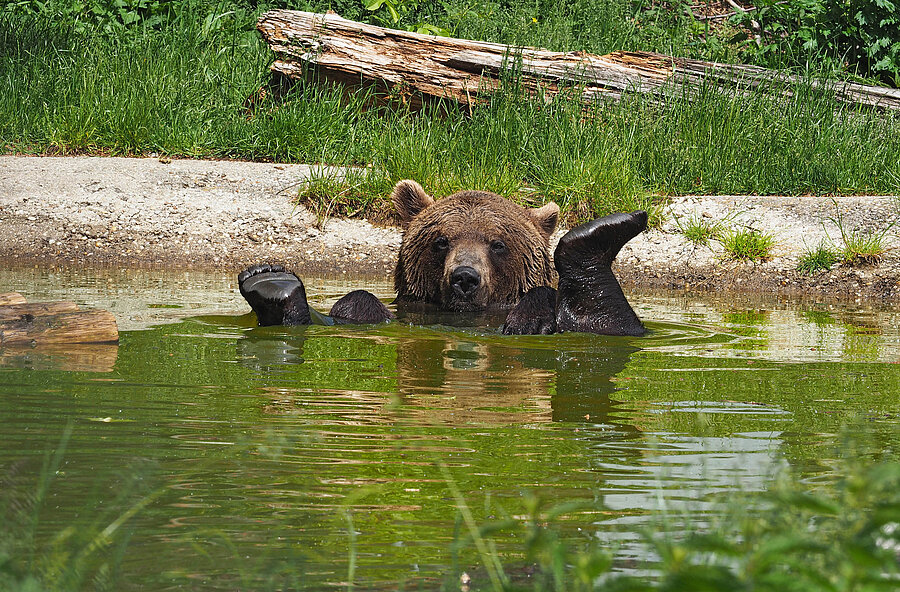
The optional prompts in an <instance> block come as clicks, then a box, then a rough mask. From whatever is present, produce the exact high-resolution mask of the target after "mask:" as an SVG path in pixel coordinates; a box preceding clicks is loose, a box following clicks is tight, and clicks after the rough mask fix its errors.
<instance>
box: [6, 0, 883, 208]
mask: <svg viewBox="0 0 900 592" xmlns="http://www.w3.org/2000/svg"><path fill="white" fill-rule="evenodd" d="M598 1H599V0H598ZM522 6H524V5H522ZM571 6H574V5H568V4H567V5H566V7H568V8H566V10H569V9H570V8H571ZM598 6H599V4H598ZM604 6H605V5H604ZM610 6H611V5H610ZM607 8H608V7H607ZM498 10H499V9H498ZM542 10H546V11H549V12H548V14H556V13H555V12H553V11H554V10H562V8H559V9H553V8H552V7H550V8H548V7H544V8H542ZM501 12H502V11H501ZM498 14H500V13H498ZM503 14H506V13H503ZM560 14H561V15H563V13H560ZM617 14H618V13H617ZM565 15H568V16H566V18H569V19H575V20H574V21H572V22H576V21H577V18H578V17H576V16H575V14H574V12H572V11H569V12H565V11H564V15H563V16H565ZM501 16H502V14H501ZM563 16H558V19H559V20H558V26H559V27H561V29H560V31H563V29H565V27H563V24H564V23H570V21H567V20H565V19H564V18H563ZM468 18H470V17H468V16H465V17H463V16H461V17H460V20H459V22H460V23H463V22H468V21H466V19H468ZM498 18H499V17H498ZM528 18H529V22H530V19H531V18H532V17H528ZM554 18H557V17H554ZM548 19H549V17H548ZM254 20H255V15H254V13H251V12H246V11H245V12H231V11H223V12H222V13H220V14H213V15H209V14H204V13H199V12H198V13H196V14H192V13H182V14H181V15H180V16H179V17H178V18H177V19H174V20H173V21H172V22H170V23H168V24H167V26H165V27H161V28H159V29H155V28H144V29H135V30H132V31H131V32H130V33H129V34H128V35H122V36H120V37H111V36H109V35H100V34H98V35H91V34H89V33H79V32H76V30H75V28H74V27H72V26H65V25H56V24H50V23H48V22H46V21H43V20H40V19H35V18H33V17H10V16H7V17H4V18H3V19H0V89H2V92H0V145H2V146H3V147H5V149H6V150H7V151H14V152H34V153H62V154H68V153H100V154H117V155H147V154H151V153H158V154H167V155H172V156H185V157H215V158H221V157H224V158H237V159H255V160H275V161H292V162H308V163H327V164H332V165H338V166H356V167H365V168H360V169H358V170H357V171H356V172H355V173H353V174H352V175H351V176H350V181H352V182H351V183H349V184H347V185H344V186H338V187H334V188H333V189H334V190H329V191H328V192H323V191H316V190H314V191H312V192H311V193H310V194H309V195H311V196H313V199H321V200H333V199H334V196H335V191H337V192H338V193H340V194H341V195H342V196H343V197H342V198H341V199H342V200H343V201H345V202H347V204H348V205H347V209H348V211H362V212H364V213H367V214H372V213H375V212H377V211H378V210H379V209H387V208H386V205H387V204H386V201H385V199H384V198H385V197H386V196H387V195H388V194H389V191H390V188H391V186H392V185H393V184H394V183H395V182H396V181H397V180H399V179H402V178H415V179H417V180H419V181H420V182H421V183H423V185H424V186H425V187H426V189H427V190H429V191H431V192H434V193H435V194H438V195H440V194H446V193H449V192H452V191H455V190H458V189H463V188H478V189H486V190H491V191H495V192H498V193H500V194H503V195H506V196H510V197H513V198H515V199H518V200H519V201H521V202H522V203H525V204H533V205H540V204H541V203H543V202H545V201H547V200H555V201H557V202H559V203H560V205H561V206H562V207H563V209H564V211H565V212H567V213H568V215H569V216H571V217H572V218H574V219H576V220H580V219H585V218H590V217H593V216H597V215H601V214H604V213H607V212H610V211H614V210H630V209H638V208H643V209H650V210H651V212H652V211H654V207H655V204H656V203H657V201H656V200H655V199H654V197H653V196H655V195H666V194H685V193H735V194H746V193H758V194H775V193H779V194H800V193H824V194H834V193H896V192H898V191H900V120H898V118H897V117H896V116H894V115H891V114H887V113H882V112H874V111H857V110H852V109H849V108H845V107H840V106H836V103H835V102H834V101H833V99H832V97H830V96H829V93H828V92H827V91H821V90H816V89H814V88H812V86H810V85H804V84H800V85H797V86H796V87H794V88H791V89H789V90H790V91H791V93H792V95H791V96H789V97H788V98H775V96H776V95H773V93H771V92H767V91H766V90H760V91H757V92H754V93H752V94H750V95H747V96H744V95H737V94H733V93H727V92H722V91H721V90H719V89H716V88H714V87H712V86H708V87H702V88H699V89H695V91H694V92H691V93H684V92H678V91H670V92H669V93H668V95H667V96H666V97H665V98H660V97H657V98H647V97H631V98H627V99H626V100H624V101H622V102H619V103H604V104H597V105H594V106H592V107H591V108H589V109H587V110H584V109H582V106H581V105H580V104H578V103H576V102H574V101H571V100H565V99H559V100H555V101H552V102H545V101H541V100H533V99H530V98H528V97H526V96H524V94H523V93H521V92H519V91H517V87H516V84H515V77H514V76H513V77H511V78H510V81H509V84H507V85H506V87H507V88H506V89H505V90H503V91H501V92H500V93H499V94H498V95H496V96H494V97H493V98H492V100H491V101H489V103H488V104H487V105H485V106H483V107H479V108H476V109H473V110H472V112H471V113H470V112H468V111H466V112H463V111H461V110H459V109H456V108H454V107H451V106H447V105H436V106H432V107H430V108H428V109H425V110H424V111H422V112H418V113H414V112H410V111H409V110H407V109H406V108H405V107H404V106H402V105H394V106H390V107H387V108H377V109H376V108H371V103H370V101H367V100H366V96H365V95H364V93H361V94H359V95H357V96H351V97H349V98H348V97H346V96H345V95H344V93H342V92H341V91H339V90H337V89H333V88H328V87H325V86H320V85H316V84H315V83H298V84H296V85H295V86H294V87H293V88H292V89H291V90H290V91H289V92H288V93H287V94H286V95H284V96H282V97H280V98H277V97H272V96H267V97H266V98H265V99H263V100H261V101H259V102H258V103H257V104H256V105H255V106H254V108H253V110H252V111H250V110H248V108H247V105H246V100H247V98H248V97H250V96H252V95H254V93H256V91H257V90H258V89H259V88H260V87H261V86H263V85H264V84H265V83H266V80H267V66H268V64H269V62H270V61H271V56H270V55H269V54H268V50H267V49H266V48H265V46H264V44H263V43H262V42H261V41H260V40H259V39H258V35H257V33H256V32H255V30H254V29H253V24H254ZM549 20H550V21H551V22H557V21H553V19H549ZM482 21H484V22H493V21H491V20H490V19H487V20H485V19H484V18H480V20H479V21H478V22H482ZM620 21H621V22H619V21H616V22H618V23H619V24H618V25H609V27H612V28H613V29H615V27H620V28H619V29H615V30H612V29H610V30H606V29H603V28H602V27H599V25H597V27H599V28H597V27H595V28H594V29H591V30H592V31H593V33H591V34H592V35H596V36H597V38H596V39H594V41H593V42H588V40H583V43H584V45H585V46H588V47H602V48H607V49H611V48H613V47H614V46H616V45H617V44H621V43H625V42H626V41H627V39H628V37H627V31H626V30H625V29H621V27H624V26H625V25H623V24H622V23H623V22H624V23H626V24H627V22H628V21H623V20H622V19H620ZM539 22H541V21H540V19H539ZM591 22H592V23H594V21H591ZM570 24H571V23H570ZM594 24H595V25H596V23H594ZM467 26H469V25H467ZM471 26H472V27H474V26H475V25H471ZM485 26H486V25H485ZM523 26H525V29H523V30H527V25H523ZM545 26H549V25H545ZM554 26H556V25H554ZM629 26H632V25H629ZM458 29H459V31H460V34H464V35H466V36H473V37H477V36H482V37H485V38H491V39H497V38H500V40H505V41H515V40H512V39H505V38H503V35H502V34H501V33H499V32H493V33H492V32H491V31H489V30H487V29H485V30H484V31H483V32H482V33H483V34H481V35H475V34H473V33H474V30H473V29H471V28H466V27H463V26H462V25H461V24H460V25H459V27H458ZM551 33H552V31H550V30H544V31H543V32H542V33H541V34H540V35H536V36H535V37H532V38H529V39H524V38H523V40H524V41H528V42H529V43H533V44H539V43H538V42H539V41H540V40H541V39H542V38H543V37H541V36H542V35H543V36H546V35H550V36H551V38H552V34H551ZM584 34H585V35H587V33H584ZM523 35H524V33H523ZM560 35H562V33H560ZM617 35H618V37H617ZM600 39H606V40H607V42H608V43H609V46H608V47H606V46H603V43H601V41H600ZM578 43H582V41H578ZM812 76H813V75H812V74H811V77H812ZM774 90H775V91H780V90H783V89H774ZM778 96H780V95H778ZM332 185H334V184H333V183H332ZM317 195H320V197H315V196H317ZM327 206H328V203H327V202H321V203H319V209H320V210H326V209H328V208H327Z"/></svg>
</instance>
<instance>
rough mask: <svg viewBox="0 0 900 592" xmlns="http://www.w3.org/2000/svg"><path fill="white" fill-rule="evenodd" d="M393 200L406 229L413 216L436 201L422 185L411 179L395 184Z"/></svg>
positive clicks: (402, 224)
mask: <svg viewBox="0 0 900 592" xmlns="http://www.w3.org/2000/svg"><path fill="white" fill-rule="evenodd" d="M391 200H392V201H393V202H394V207H395V208H397V213H398V214H400V225H401V226H402V227H403V228H404V230H405V229H406V227H407V226H409V223H410V222H411V221H412V219H413V218H415V217H416V216H418V215H419V213H420V212H421V211H422V210H424V209H425V208H427V207H428V206H430V205H432V204H433V203H434V199H432V198H431V196H430V195H428V194H427V193H425V190H424V189H422V186H421V185H419V184H418V183H416V182H415V181H410V180H406V181H400V182H399V183H397V185H395V186H394V191H393V192H392V193H391Z"/></svg>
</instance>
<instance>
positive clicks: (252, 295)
mask: <svg viewBox="0 0 900 592" xmlns="http://www.w3.org/2000/svg"><path fill="white" fill-rule="evenodd" d="M238 288H239V289H240V291H241V295H242V296H243V297H244V299H245V300H246V301H247V303H248V304H250V308H252V309H253V312H255V313H256V320H257V322H258V323H259V326H260V327H265V326H268V325H309V324H311V323H312V320H311V318H310V315H309V305H308V304H307V302H306V289H305V288H304V287H303V282H301V281H300V278H298V277H297V276H296V275H294V274H293V273H292V272H290V271H287V270H286V269H285V268H284V267H282V266H281V265H268V264H261V265H253V266H251V267H248V268H247V269H246V270H244V271H242V272H241V273H240V274H239V275H238Z"/></svg>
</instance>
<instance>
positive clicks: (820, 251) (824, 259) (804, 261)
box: [797, 243, 841, 275]
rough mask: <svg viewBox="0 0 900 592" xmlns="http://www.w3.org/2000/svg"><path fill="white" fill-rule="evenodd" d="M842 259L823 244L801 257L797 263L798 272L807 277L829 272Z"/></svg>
mask: <svg viewBox="0 0 900 592" xmlns="http://www.w3.org/2000/svg"><path fill="white" fill-rule="evenodd" d="M840 259H841V256H840V253H838V252H837V251H836V250H835V249H834V248H832V247H829V246H827V245H825V244H824V243H823V244H820V245H819V246H818V247H816V248H815V249H807V250H805V251H804V252H803V254H802V255H800V260H799V261H798V262H797V271H799V272H800V273H805V274H807V275H814V274H816V273H819V272H821V271H828V270H829V269H831V267H832V266H833V265H834V264H835V263H837V262H838V261H840Z"/></svg>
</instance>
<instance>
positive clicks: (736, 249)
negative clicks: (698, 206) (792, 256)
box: [719, 228, 775, 262]
mask: <svg viewBox="0 0 900 592" xmlns="http://www.w3.org/2000/svg"><path fill="white" fill-rule="evenodd" d="M719 242H721V243H722V247H723V248H724V249H725V254H726V256H727V257H728V258H729V259H735V260H738V261H753V262H757V261H766V260H768V259H770V258H771V257H772V247H774V246H775V237H773V236H772V235H770V234H767V233H764V232H761V231H759V230H756V229H753V228H748V229H742V230H736V229H731V230H726V231H723V232H722V234H721V237H720V238H719Z"/></svg>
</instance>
